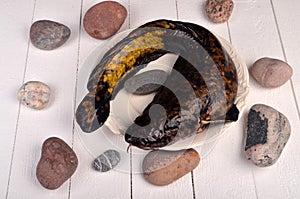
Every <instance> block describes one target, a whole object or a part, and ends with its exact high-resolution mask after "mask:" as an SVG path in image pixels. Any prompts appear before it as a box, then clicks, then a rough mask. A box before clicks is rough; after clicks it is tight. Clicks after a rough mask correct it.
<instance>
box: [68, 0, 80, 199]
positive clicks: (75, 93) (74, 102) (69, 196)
mask: <svg viewBox="0 0 300 199" xmlns="http://www.w3.org/2000/svg"><path fill="white" fill-rule="evenodd" d="M82 7H83V0H81V1H80V16H79V27H78V44H77V63H76V73H75V89H74V100H73V104H74V108H73V113H75V111H76V103H77V101H76V97H77V83H78V70H79V63H80V56H79V55H80V42H81V28H82V23H81V22H82V14H83V13H82ZM74 132H75V117H73V121H72V146H71V147H72V149H74V136H75V135H74ZM71 188H72V176H71V178H70V180H69V187H68V189H69V190H68V199H70V198H71Z"/></svg>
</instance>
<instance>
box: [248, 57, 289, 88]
mask: <svg viewBox="0 0 300 199" xmlns="http://www.w3.org/2000/svg"><path fill="white" fill-rule="evenodd" d="M250 72H251V74H252V76H253V77H254V79H255V80H256V81H257V82H258V83H259V84H260V85H262V86H263V87H266V88H276V87H279V86H282V85H283V84H285V83H286V82H287V81H288V80H289V79H290V78H291V77H292V75H293V69H292V68H291V67H290V66H289V65H288V64H287V63H285V62H284V61H281V60H278V59H273V58H268V57H264V58H261V59H259V60H257V61H256V62H255V63H254V64H253V66H252V67H251V68H250Z"/></svg>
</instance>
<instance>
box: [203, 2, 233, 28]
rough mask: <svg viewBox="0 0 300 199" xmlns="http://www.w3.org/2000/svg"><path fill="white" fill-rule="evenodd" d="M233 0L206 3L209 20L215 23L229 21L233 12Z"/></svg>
mask: <svg viewBox="0 0 300 199" xmlns="http://www.w3.org/2000/svg"><path fill="white" fill-rule="evenodd" d="M233 6H234V4H233V1H232V0H208V1H206V5H205V11H206V14H207V16H208V18H209V19H210V20H211V21H213V22H215V23H223V22H226V21H228V19H229V17H230V16H231V13H232V10H233Z"/></svg>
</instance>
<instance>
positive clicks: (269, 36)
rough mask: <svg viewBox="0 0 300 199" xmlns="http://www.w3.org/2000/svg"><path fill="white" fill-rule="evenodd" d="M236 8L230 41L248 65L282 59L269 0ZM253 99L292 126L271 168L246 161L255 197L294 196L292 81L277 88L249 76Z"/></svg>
mask: <svg viewBox="0 0 300 199" xmlns="http://www.w3.org/2000/svg"><path fill="white" fill-rule="evenodd" d="M235 12H236V14H237V15H238V16H239V19H236V20H232V21H231V22H230V27H231V28H230V31H231V36H232V42H233V45H234V46H236V47H237V49H238V51H239V52H240V54H241V55H242V57H244V59H245V60H246V63H247V64H248V67H250V66H252V64H253V63H254V62H255V61H256V60H257V59H259V58H260V57H264V56H268V57H274V58H278V59H281V60H284V56H283V49H282V48H281V47H282V46H281V43H280V37H279V35H278V31H277V28H276V21H275V18H274V14H273V10H272V5H271V3H270V1H269V0H264V1H253V2H252V3H251V4H250V3H244V2H237V3H236V9H235ZM253 13H256V14H255V15H254V14H253ZM256 103H263V104H266V105H270V106H272V107H274V108H276V109H277V110H279V111H280V112H282V113H283V114H285V115H286V116H287V118H288V119H289V120H290V123H291V126H292V132H291V137H290V140H289V142H288V143H287V145H286V148H285V149H284V151H283V153H282V155H281V157H280V159H279V161H278V162H277V164H275V165H274V166H272V167H270V168H265V169H260V168H257V167H255V166H252V165H250V163H248V164H249V165H248V166H247V167H248V169H249V172H251V173H252V174H253V179H254V183H255V187H256V192H257V197H258V198H296V197H297V196H299V191H298V189H297V188H296V187H295V186H296V184H297V181H296V180H295V179H296V178H297V177H299V164H300V161H299V157H300V155H299V134H298V133H297V129H299V119H298V116H297V111H296V103H295V101H294V97H293V92H292V88H291V84H290V83H287V84H285V85H283V86H282V87H280V88H276V89H265V88H263V87H261V86H260V85H258V84H257V83H256V82H255V81H254V79H253V78H250V93H249V107H250V106H252V105H253V104H256ZM245 116H246V115H245ZM298 183H299V182H298Z"/></svg>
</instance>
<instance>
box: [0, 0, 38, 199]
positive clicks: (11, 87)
mask: <svg viewBox="0 0 300 199" xmlns="http://www.w3.org/2000/svg"><path fill="white" fill-rule="evenodd" d="M0 7H1V12H0V24H2V25H3V27H2V28H1V37H0V43H1V46H0V52H1V58H0V65H1V67H0V73H1V74H2V78H1V79H0V88H1V89H0V96H1V103H0V109H1V111H2V114H1V119H0V126H1V134H0V145H1V147H0V159H1V163H0V170H1V172H0V198H5V197H6V191H7V186H8V181H9V174H10V164H11V157H12V153H13V148H14V139H15V134H16V125H17V119H18V111H19V103H18V100H17V92H18V89H19V88H20V87H21V85H22V82H23V74H24V70H25V64H24V63H25V62H26V59H27V48H28V38H29V37H28V32H29V27H30V24H31V20H32V15H33V7H34V0H30V1H27V2H25V1H22V2H16V1H1V2H0Z"/></svg>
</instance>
